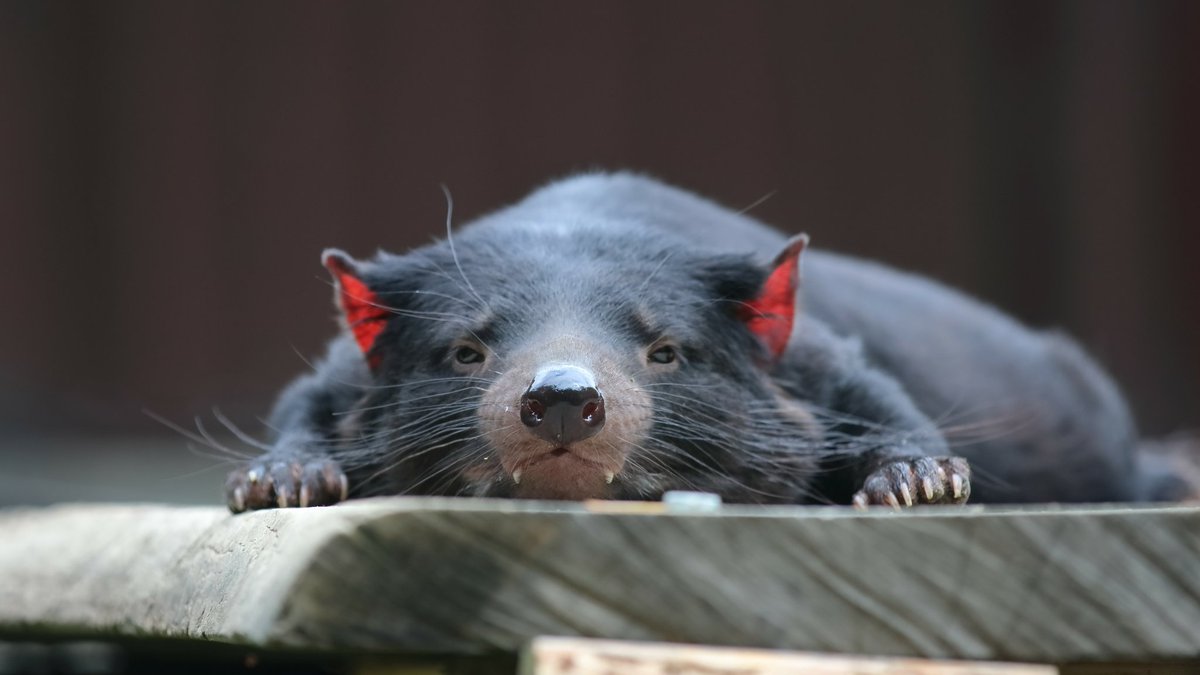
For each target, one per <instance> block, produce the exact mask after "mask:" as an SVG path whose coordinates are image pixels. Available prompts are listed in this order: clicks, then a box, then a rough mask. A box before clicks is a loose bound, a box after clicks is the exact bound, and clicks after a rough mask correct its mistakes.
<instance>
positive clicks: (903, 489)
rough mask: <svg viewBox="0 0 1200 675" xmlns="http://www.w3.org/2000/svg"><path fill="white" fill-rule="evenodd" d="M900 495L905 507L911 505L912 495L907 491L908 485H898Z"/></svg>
mask: <svg viewBox="0 0 1200 675" xmlns="http://www.w3.org/2000/svg"><path fill="white" fill-rule="evenodd" d="M900 495H901V496H903V497H904V505H905V506H912V505H913V499H912V493H911V492H909V491H908V485H906V484H904V483H901V484H900Z"/></svg>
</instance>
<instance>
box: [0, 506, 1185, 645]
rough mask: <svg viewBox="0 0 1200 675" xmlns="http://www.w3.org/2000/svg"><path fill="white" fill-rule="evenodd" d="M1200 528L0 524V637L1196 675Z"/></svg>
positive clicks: (178, 521) (957, 517) (828, 522)
mask: <svg viewBox="0 0 1200 675" xmlns="http://www.w3.org/2000/svg"><path fill="white" fill-rule="evenodd" d="M1198 627H1200V508H1197V507H1195V506H1190V507H1173V508H1132V507H1122V508H1090V509H1089V508H1072V509H1065V508H1062V509H1059V508H1041V509H1026V510H1022V509H985V508H982V507H969V508H925V509H919V510H915V511H912V512H908V513H892V512H890V511H872V512H869V513H857V512H854V511H852V510H849V509H838V508H800V507H788V508H779V507H776V508H751V507H726V508H723V509H721V510H720V511H719V512H716V513H672V512H671V511H670V510H669V509H665V508H663V507H662V506H661V505H658V506H655V507H653V508H647V509H642V510H640V511H639V510H637V509H634V510H632V511H628V510H621V511H616V512H592V511H589V509H588V507H587V506H586V505H581V504H553V503H538V502H519V501H499V500H495V501H493V500H470V499H457V500H456V499H420V498H391V499H380V500H363V501H358V502H350V503H348V504H345V505H341V506H337V507H332V508H326V509H295V510H284V511H266V512H259V513H251V514H244V515H241V516H236V517H235V516H229V515H228V514H226V513H224V512H223V511H222V510H220V509H218V508H179V507H161V506H113V505H107V506H101V505H75V506H62V507H52V508H47V509H28V510H10V511H0V633H12V632H21V631H25V632H31V631H32V632H37V631H56V632H73V633H77V634H83V635H111V634H119V635H155V636H175V637H197V638H209V639H217V640H223V641H233V642H244V643H249V644H257V645H275V646H286V647H304V648H361V649H368V650H399V651H415V652H425V653H430V652H435V653H448V654H487V653H495V652H497V651H505V652H509V653H515V652H516V651H518V650H519V649H520V648H521V646H522V645H523V644H525V643H526V642H527V641H528V640H530V639H532V638H534V637H537V636H541V635H561V636H587V637H599V638H611V639H624V640H649V641H666V642H690V643H699V644H712V645H735V646H748V647H766V648H778V649H796V650H805V651H819V652H837V653H851V654H877V655H893V656H915V657H924V658H959V659H973V660H976V659H977V660H1013V661H1031V662H1047V663H1066V662H1073V661H1117V660H1120V661H1130V662H1144V661H1163V660H1170V659H1176V660H1180V659H1195V658H1198V657H1200V629H1198Z"/></svg>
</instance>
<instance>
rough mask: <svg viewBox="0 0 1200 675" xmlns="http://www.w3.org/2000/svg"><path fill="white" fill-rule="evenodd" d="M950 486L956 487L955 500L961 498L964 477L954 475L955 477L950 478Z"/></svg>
mask: <svg viewBox="0 0 1200 675" xmlns="http://www.w3.org/2000/svg"><path fill="white" fill-rule="evenodd" d="M950 484H951V485H953V486H954V498H955V499H958V498H959V497H961V496H962V491H963V479H962V476H960V475H958V474H954V475H953V476H951V477H950Z"/></svg>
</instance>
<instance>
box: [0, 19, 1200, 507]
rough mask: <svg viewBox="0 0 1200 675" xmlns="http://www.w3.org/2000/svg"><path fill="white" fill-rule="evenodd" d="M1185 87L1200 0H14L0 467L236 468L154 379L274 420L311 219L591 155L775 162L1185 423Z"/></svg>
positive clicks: (423, 230)
mask: <svg viewBox="0 0 1200 675" xmlns="http://www.w3.org/2000/svg"><path fill="white" fill-rule="evenodd" d="M1197 120H1200V3H1196V2H1187V1H1180V2H1105V1H1094V0H1093V1H1087V2H1064V3H1053V2H996V3H988V2H957V1H956V2H923V3H893V2H880V3H868V2H845V3H840V2H839V3H811V2H792V1H789V2H782V1H781V2H720V3H718V2H699V1H695V0H689V1H682V0H680V1H667V2H637V1H630V2H605V3H583V2H560V1H557V0H545V1H539V2H493V3H485V2H391V3H384V2H354V3H333V2H174V1H173V2H113V3H78V4H76V3H54V2H49V3H46V2H40V1H34V0H28V1H23V2H14V1H11V0H3V1H0V228H2V234H3V237H2V239H0V247H2V250H3V251H4V252H5V253H6V255H5V256H4V261H5V264H4V265H0V279H3V284H4V285H3V293H2V298H3V299H2V301H0V303H2V304H0V321H3V326H2V327H0V431H2V432H3V434H0V435H2V436H3V437H4V439H6V440H4V445H3V446H0V495H2V496H0V502H2V501H5V500H7V501H38V500H40V499H48V498H51V496H54V497H61V496H62V495H64V494H65V495H69V496H76V497H81V498H143V497H145V498H171V497H180V498H193V497H195V498H196V499H199V500H202V501H203V500H211V501H214V502H215V501H217V499H218V497H217V495H216V494H215V492H211V493H210V492H209V490H210V489H212V488H211V484H212V483H214V482H215V481H219V479H220V474H221V467H220V466H219V465H218V464H219V463H218V462H217V460H214V459H211V458H208V457H204V456H200V455H193V454H190V453H189V452H188V450H187V448H186V447H185V444H184V443H183V441H182V440H181V438H180V437H179V436H178V435H177V434H175V433H174V432H172V431H170V430H168V429H166V428H165V427H163V426H162V425H160V424H158V423H157V422H154V421H153V420H151V419H149V418H148V417H146V416H145V415H144V414H143V412H142V410H143V408H149V409H151V410H153V411H154V412H157V413H159V414H161V415H163V416H165V417H167V418H169V419H171V420H175V421H177V422H179V423H181V424H184V425H190V424H191V418H192V416H193V415H196V414H202V415H208V414H209V410H210V409H211V408H212V406H214V405H216V406H220V407H221V408H222V409H223V410H225V411H226V412H227V413H229V415H230V416H231V417H232V418H234V419H235V420H237V421H239V422H241V423H243V424H246V425H247V426H249V427H250V428H251V429H254V430H257V428H256V426H255V424H256V423H255V421H254V420H255V416H256V415H258V414H261V413H263V412H265V410H266V409H267V407H268V406H269V403H270V401H271V399H272V397H273V395H274V393H275V392H276V391H277V390H278V388H279V387H280V386H282V385H283V384H284V383H285V381H286V380H288V379H289V378H290V377H292V376H293V375H295V374H297V373H299V372H300V371H302V370H304V369H305V368H306V365H305V363H304V361H303V360H302V358H301V355H306V356H307V355H312V354H314V353H315V352H317V351H319V348H320V346H321V344H322V343H323V342H324V341H325V340H326V339H327V338H328V337H329V336H330V335H331V334H332V332H333V330H334V323H333V321H332V316H333V313H332V308H331V304H330V300H331V297H330V295H331V294H330V289H329V287H328V285H327V284H326V283H325V282H324V281H323V270H322V269H321V268H320V266H319V264H318V256H319V253H320V251H321V249H322V248H323V247H325V246H329V245H336V246H339V247H342V248H345V249H347V250H349V251H351V252H352V253H355V254H357V255H366V254H369V253H371V252H372V251H373V250H374V249H375V248H376V247H379V246H381V247H384V248H388V249H404V248H406V247H409V246H412V245H415V244H420V243H423V242H425V241H428V240H429V238H430V237H432V236H435V235H437V234H438V233H439V232H440V231H441V230H442V227H443V217H444V202H443V197H442V193H441V191H440V189H439V187H438V185H439V184H440V183H445V184H446V185H448V186H449V187H450V189H451V190H452V191H453V194H454V196H455V200H456V213H457V214H458V215H459V217H460V220H465V219H466V218H468V217H470V216H472V215H477V214H480V213H482V212H484V211H486V210H489V209H492V208H495V207H497V206H499V205H502V204H504V203H506V202H509V201H513V200H515V199H517V198H519V197H520V196H521V195H522V194H523V193H524V192H525V191H527V190H528V189H530V188H532V187H534V186H536V185H538V184H540V183H542V182H545V181H546V180H548V179H550V178H553V177H556V176H561V175H563V174H566V173H568V172H571V171H574V170H579V169H586V168H592V167H604V168H634V169H640V170H645V171H648V172H651V173H653V174H656V175H658V176H660V177H662V178H665V179H667V180H670V181H672V182H675V183H678V184H681V185H683V186H685V187H688V188H691V189H695V190H697V191H700V192H702V193H704V194H707V195H709V196H711V197H714V198H716V199H718V200H720V201H722V202H725V203H727V204H729V205H731V206H734V207H742V206H746V205H748V204H751V203H753V202H755V201H756V200H758V199H759V198H761V197H763V196H764V195H766V194H768V193H773V196H772V197H771V198H770V199H768V200H767V201H766V202H765V203H763V204H761V205H759V206H757V207H756V208H755V209H754V210H753V214H754V215H757V216H758V217H760V218H762V219H764V220H766V221H767V222H770V223H773V224H775V225H777V226H779V227H781V228H784V229H787V230H793V231H794V230H805V231H808V232H809V233H810V234H811V235H812V236H813V241H814V245H819V246H824V247H829V248H835V249H839V250H842V251H846V252H851V253H855V254H859V255H863V256H868V257H872V258H877V259H880V260H883V261H886V262H889V263H892V264H894V265H897V266H900V267H904V268H908V269H913V270H917V271H920V272H923V273H926V274H928V275H931V276H933V277H936V278H938V279H941V280H944V281H947V282H949V283H951V284H954V285H957V286H959V287H962V288H964V289H966V290H967V291H969V292H971V293H974V294H976V295H978V296H981V297H982V298H984V299H986V300H988V301H991V302H993V303H996V304H997V305H999V306H1000V307H1002V308H1004V309H1005V310H1008V311H1010V312H1012V313H1014V314H1015V315H1016V316H1018V317H1019V318H1021V319H1022V320H1025V321H1027V322H1029V323H1031V324H1033V325H1037V326H1057V327H1063V328H1066V329H1068V330H1069V331H1070V332H1072V333H1074V334H1075V335H1076V336H1078V337H1079V338H1080V340H1081V341H1082V342H1083V343H1084V344H1085V345H1087V346H1088V347H1089V348H1090V349H1091V350H1092V351H1093V352H1094V353H1095V354H1096V355H1097V357H1098V358H1099V359H1100V360H1101V361H1102V362H1103V363H1105V364H1106V365H1107V366H1108V367H1109V368H1110V370H1111V371H1112V372H1113V373H1114V375H1115V377H1116V378H1117V379H1118V381H1119V382H1121V383H1122V384H1123V385H1124V386H1125V388H1126V390H1127V392H1128V395H1129V397H1130V400H1131V402H1132V404H1133V407H1134V409H1135V411H1136V413H1137V415H1138V417H1139V419H1140V420H1141V423H1142V426H1143V428H1144V429H1145V430H1146V432H1147V433H1148V434H1150V435H1161V434H1165V433H1169V432H1173V431H1176V430H1180V429H1189V428H1193V427H1197V426H1200V405H1198V404H1200V312H1198V311H1197V310H1198V309H1200V307H1198V304H1200V303H1198V302H1197V300H1196V290H1197V289H1200V264H1197V261H1196V256H1197V253H1198V252H1200V233H1198V231H1197V224H1198V223H1200V193H1198V191H1197V189H1196V188H1197V187H1200V181H1197V178H1198V177H1200V176H1198V175H1200V131H1198V125H1197ZM209 420H210V421H211V417H210V418H209ZM181 458H182V459H181ZM177 460H178V461H179V462H181V463H180V464H179V466H186V467H187V471H191V470H192V469H204V468H206V467H207V468H209V471H207V472H203V473H201V474H198V476H199V478H197V479H196V480H198V481H201V482H200V483H197V482H196V481H193V480H192V477H191V475H190V474H187V473H183V472H182V471H183V470H182V469H179V470H177V469H176V468H175V464H173V462H176V461H177ZM155 467H158V469H155ZM162 467H168V468H162ZM159 469H161V471H160V473H159V474H156V473H154V471H155V470H159ZM160 474H161V475H160ZM148 476H149V477H148ZM164 476H165V477H164ZM205 481H207V482H205ZM118 484H120V485H122V486H125V485H131V486H133V487H120V488H109V489H100V488H98V487H97V486H98V485H100V486H114V485H118ZM201 484H202V485H203V487H196V486H197V485H201ZM189 490H194V491H193V492H189ZM181 495H182V497H181Z"/></svg>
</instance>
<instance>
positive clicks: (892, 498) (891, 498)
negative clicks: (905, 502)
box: [883, 492, 900, 509]
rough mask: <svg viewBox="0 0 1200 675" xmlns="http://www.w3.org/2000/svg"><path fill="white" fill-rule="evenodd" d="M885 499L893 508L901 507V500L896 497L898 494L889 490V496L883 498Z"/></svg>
mask: <svg viewBox="0 0 1200 675" xmlns="http://www.w3.org/2000/svg"><path fill="white" fill-rule="evenodd" d="M883 501H885V502H887V503H888V506H891V507H892V508H893V509H898V508H900V500H899V499H896V495H894V494H892V493H891V492H889V493H888V494H887V496H886V497H884V498H883Z"/></svg>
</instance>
